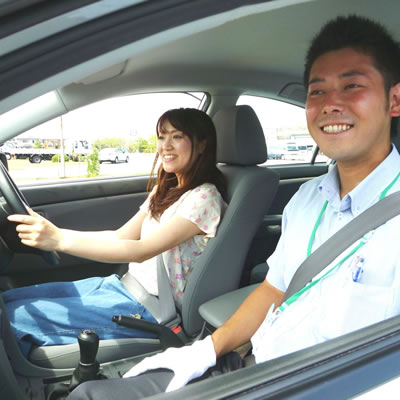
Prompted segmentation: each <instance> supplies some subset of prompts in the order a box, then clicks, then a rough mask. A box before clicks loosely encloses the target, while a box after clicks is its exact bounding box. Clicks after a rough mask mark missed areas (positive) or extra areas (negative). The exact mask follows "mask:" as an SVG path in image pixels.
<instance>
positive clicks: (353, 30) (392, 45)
mask: <svg viewBox="0 0 400 400" xmlns="http://www.w3.org/2000/svg"><path fill="white" fill-rule="evenodd" d="M344 48H351V49H354V50H357V51H360V52H362V53H364V54H366V55H368V56H370V57H371V58H372V60H373V63H374V66H375V68H376V69H377V70H378V71H379V72H380V73H381V75H382V78H383V83H384V87H385V91H386V93H387V94H389V91H390V88H391V87H393V86H394V85H396V84H397V83H399V82H400V45H399V43H398V42H397V41H395V40H394V39H393V37H392V36H391V34H390V33H389V32H388V31H387V30H386V28H385V27H384V26H382V25H381V24H379V23H377V22H375V21H372V20H370V19H368V18H365V17H360V16H357V15H349V16H339V17H337V18H336V19H334V20H332V21H330V22H328V23H327V24H326V25H325V26H323V27H322V28H321V30H320V31H319V33H318V34H317V35H316V36H315V37H314V39H313V40H312V42H311V45H310V47H309V49H308V52H307V55H306V59H305V66H304V76H303V81H304V86H305V88H306V89H307V88H308V82H309V79H310V72H311V68H312V66H313V64H314V62H315V60H316V59H317V58H318V57H320V56H321V55H323V54H326V53H328V52H330V51H335V50H341V49H344ZM397 119H398V118H392V124H391V136H392V137H393V136H394V135H395V134H396V131H397Z"/></svg>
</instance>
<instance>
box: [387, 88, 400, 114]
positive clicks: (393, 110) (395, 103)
mask: <svg viewBox="0 0 400 400" xmlns="http://www.w3.org/2000/svg"><path fill="white" fill-rule="evenodd" d="M389 114H390V116H391V117H399V116H400V83H397V84H396V85H394V86H393V87H392V88H391V89H390V93H389Z"/></svg>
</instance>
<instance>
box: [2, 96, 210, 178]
mask: <svg viewBox="0 0 400 400" xmlns="http://www.w3.org/2000/svg"><path fill="white" fill-rule="evenodd" d="M205 101H206V95H205V94H204V93H198V92H196V93H151V94H141V95H132V96H123V97H117V98H110V99H107V100H103V101H100V102H98V103H94V104H91V105H88V106H85V107H82V108H79V109H76V110H73V111H70V112H69V113H67V114H65V115H63V116H61V117H57V118H54V119H52V120H50V121H48V122H45V123H43V124H41V125H38V126H36V127H35V128H33V129H30V130H28V131H26V132H24V133H22V134H20V135H18V136H16V137H14V138H13V139H11V140H8V141H7V142H5V143H4V144H3V145H2V146H1V147H0V151H2V152H4V153H6V155H7V158H9V161H8V164H9V170H10V174H11V176H12V177H13V179H14V180H15V181H16V182H17V183H18V185H24V184H41V183H47V182H51V181H53V182H54V181H55V180H60V179H62V180H66V179H88V178H94V177H95V178H101V177H118V176H133V175H147V174H149V173H150V171H151V168H152V165H153V161H154V156H155V148H156V123H157V120H158V118H159V117H160V115H161V114H162V113H163V112H165V111H166V110H168V109H171V108H178V107H191V108H200V107H201V106H202V105H203V103H204V102H205ZM63 156H64V157H63ZM63 159H64V161H63Z"/></svg>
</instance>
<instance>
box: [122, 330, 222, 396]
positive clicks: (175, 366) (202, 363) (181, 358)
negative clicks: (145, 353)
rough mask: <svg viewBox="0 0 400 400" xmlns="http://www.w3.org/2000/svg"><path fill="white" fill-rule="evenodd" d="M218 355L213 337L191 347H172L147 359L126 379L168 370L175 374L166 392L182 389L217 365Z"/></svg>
mask: <svg viewBox="0 0 400 400" xmlns="http://www.w3.org/2000/svg"><path fill="white" fill-rule="evenodd" d="M216 359H217V357H216V354H215V350H214V344H213V341H212V339H211V336H207V337H206V338H205V339H203V340H198V341H197V342H194V343H193V344H192V345H190V346H184V347H180V348H175V347H170V348H169V349H167V350H165V351H164V352H162V353H159V354H156V355H155V356H152V357H147V358H145V359H144V360H143V361H141V362H140V363H139V364H137V365H135V366H134V367H133V368H131V369H130V370H129V371H128V372H127V373H125V375H124V378H130V377H131V376H137V375H139V374H141V373H143V372H145V371H148V370H152V369H157V368H167V369H170V370H172V371H173V372H174V374H175V375H174V377H173V379H172V380H171V382H170V383H169V385H168V387H167V389H166V392H171V391H172V390H177V389H180V388H181V387H183V386H185V385H186V384H187V383H188V382H189V381H190V380H192V379H194V378H197V377H199V376H201V375H203V373H204V372H205V371H206V370H207V369H208V368H209V367H213V366H214V365H215V364H216V361H217V360H216Z"/></svg>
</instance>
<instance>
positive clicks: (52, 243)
mask: <svg viewBox="0 0 400 400" xmlns="http://www.w3.org/2000/svg"><path fill="white" fill-rule="evenodd" d="M28 212H29V215H23V214H13V215H9V216H8V217H7V219H8V220H9V221H11V222H16V223H18V225H17V227H16V231H17V232H18V237H19V238H20V239H21V242H22V243H23V244H25V245H27V246H30V247H34V248H38V249H41V250H45V251H57V250H59V249H60V243H61V241H62V240H63V234H62V231H61V229H59V228H58V227H57V226H55V225H54V224H52V223H51V222H50V221H48V220H47V219H46V218H43V217H42V216H40V215H39V214H37V213H35V212H34V211H33V210H32V209H30V208H28Z"/></svg>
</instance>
